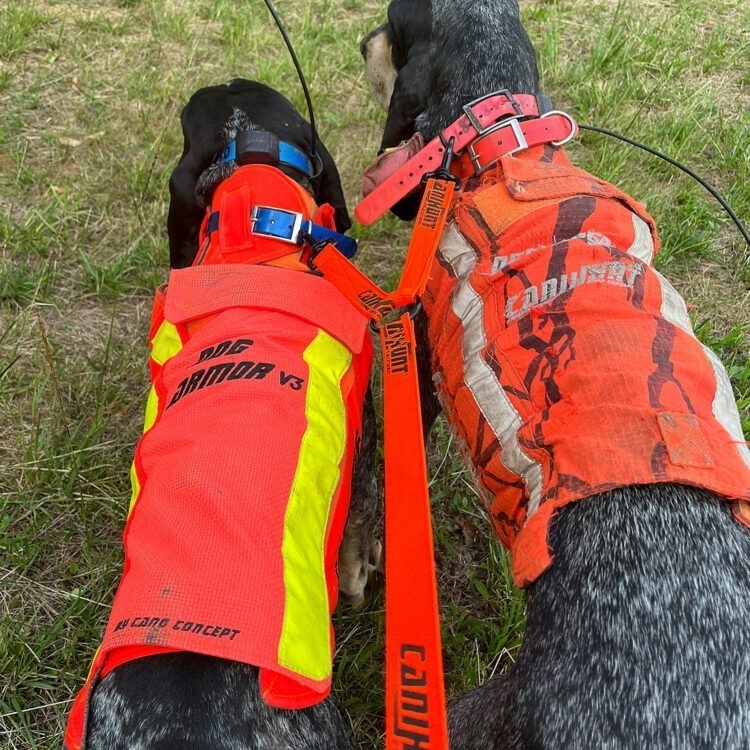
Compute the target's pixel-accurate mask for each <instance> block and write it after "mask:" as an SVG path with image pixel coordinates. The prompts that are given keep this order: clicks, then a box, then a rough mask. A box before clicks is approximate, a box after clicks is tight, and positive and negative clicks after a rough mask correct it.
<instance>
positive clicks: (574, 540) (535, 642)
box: [362, 0, 750, 750]
mask: <svg viewBox="0 0 750 750" xmlns="http://www.w3.org/2000/svg"><path fill="white" fill-rule="evenodd" d="M388 18H389V22H388V23H387V24H386V25H385V26H383V27H380V28H379V29H376V30H375V31H374V32H372V33H371V34H370V35H368V37H366V38H365V39H364V40H363V42H362V52H363V55H364V57H365V60H366V63H367V67H368V69H369V68H370V66H371V63H372V62H373V61H372V59H371V58H372V57H373V56H374V55H375V54H376V51H377V49H378V46H377V45H374V44H373V40H374V39H376V38H382V36H385V38H386V39H388V40H389V42H390V45H391V50H390V58H391V59H392V60H393V61H394V64H395V66H396V73H397V78H396V81H395V85H394V88H393V92H392V96H391V97H386V100H387V101H388V118H387V121H386V125H385V134H384V137H383V142H382V144H381V145H382V148H388V147H392V146H396V145H397V144H398V143H399V142H400V141H402V140H404V139H406V138H409V137H410V136H411V135H412V134H413V133H414V131H415V130H419V132H421V133H422V135H423V136H424V138H425V140H426V141H427V140H429V139H430V138H432V137H434V136H435V135H436V134H437V132H438V131H439V130H440V129H442V128H443V127H445V126H446V125H448V124H449V123H450V122H452V121H453V120H455V119H456V118H457V117H458V116H459V115H460V114H461V106H462V105H463V104H466V103H468V102H469V101H471V100H473V99H475V98H477V97H479V96H482V95H485V94H488V93H491V92H493V91H496V90H499V89H503V88H507V89H509V90H511V91H512V92H514V93H536V92H537V90H538V75H537V69H536V62H535V58H534V52H533V49H532V47H531V44H530V42H529V39H528V36H527V35H526V32H525V31H524V29H523V27H522V25H521V22H520V17H519V9H518V4H517V2H516V0H433V2H432V3H430V2H429V0H395V1H394V2H392V3H391V4H390V7H389V10H388ZM426 18H427V19H430V18H431V21H432V27H431V28H430V24H429V23H426V22H425V21H424V19H426ZM410 35H411V36H410ZM401 44H408V45H410V47H411V52H410V50H409V49H404V48H402V47H400V46H399V45H401ZM399 61H400V63H401V65H402V67H401V68H398V65H397V64H396V63H397V62H399ZM404 103H406V106H404ZM416 205H417V202H416V201H415V200H414V198H413V197H412V198H411V199H409V198H407V199H405V200H403V201H401V204H400V205H399V206H398V207H397V210H396V212H397V213H398V214H399V215H401V216H402V217H403V216H406V217H409V218H412V217H413V216H414V211H415V206H416ZM417 329H418V335H419V338H420V342H419V343H420V349H421V351H422V356H421V358H420V376H421V378H422V383H423V387H422V397H423V404H424V412H425V422H426V429H429V424H431V422H432V420H433V419H434V417H435V416H436V414H437V413H438V411H439V406H438V404H437V400H436V398H435V394H434V392H433V391H432V388H431V383H432V381H431V378H430V373H429V362H428V361H427V357H426V356H425V355H424V352H425V348H426V342H427V337H426V326H425V321H424V320H422V321H420V322H419V325H418V326H417ZM425 384H427V385H425ZM612 427H613V430H616V428H617V426H616V425H613V426H612ZM550 534H551V545H552V547H553V549H554V550H555V559H554V563H553V564H552V567H551V568H550V569H549V570H547V571H546V572H545V573H544V574H543V575H542V576H541V577H540V578H539V579H538V580H537V581H536V582H535V583H534V584H533V585H532V586H530V587H529V589H528V620H527V625H526V634H525V639H524V643H523V646H522V649H521V652H520V655H519V658H518V660H517V662H516V663H515V665H514V666H513V667H512V668H511V669H510V670H509V671H508V672H507V673H506V674H504V675H503V676H501V677H497V678H494V679H491V680H490V681H489V682H487V683H486V684H485V685H482V686H481V687H478V688H476V689H474V690H472V691H470V692H469V693H466V694H464V695H461V696H459V697H457V698H454V699H453V700H452V701H451V702H450V703H449V709H448V712H449V726H450V738H451V748H452V750H491V749H493V748H497V749H498V750H521V749H523V750H532V748H533V749H534V750H537V749H538V750H542V749H544V750H576V749H577V748H596V749H606V750H610V749H611V750H615V749H617V750H620V749H621V748H623V749H624V748H632V749H633V750H636V749H637V750H641V749H642V748H649V749H650V750H655V749H657V748H658V749H659V750H667V749H669V750H672V749H673V750H678V749H679V750H698V749H705V750H709V749H713V748H722V750H727V749H731V750H741V749H742V750H747V748H750V710H749V709H748V707H749V706H750V628H748V622H749V621H750V533H748V531H747V529H745V528H743V527H742V526H741V525H740V524H739V523H737V522H736V521H735V520H734V519H733V518H732V516H731V513H730V507H729V504H728V503H726V502H724V501H723V500H721V499H720V498H719V497H718V496H716V495H714V494H712V493H710V492H706V491H703V490H699V489H695V488H691V487H688V486H678V485H670V484H658V485H644V486H632V487H623V488H620V489H617V490H613V491H611V492H607V493H603V494H601V495H598V496H594V497H591V498H588V499H586V500H581V501H579V502H576V503H573V504H572V505H568V506H566V507H564V508H563V509H561V510H560V511H559V512H558V513H557V514H556V516H555V517H554V519H553V524H552V528H551V532H550ZM486 656H487V658H488V659H489V658H492V656H493V655H491V654H487V655H486Z"/></svg>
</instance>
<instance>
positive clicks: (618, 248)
mask: <svg viewBox="0 0 750 750" xmlns="http://www.w3.org/2000/svg"><path fill="white" fill-rule="evenodd" d="M658 244H659V243H658V238H657V234H656V230H655V227H654V223H653V221H652V219H651V218H650V216H649V215H648V214H647V213H646V211H645V209H644V207H643V206H642V205H640V204H638V203H636V202H635V201H633V199H632V198H630V197H628V196H627V195H625V194H624V193H622V192H621V191H619V190H618V189H617V188H615V187H613V186H612V185H609V184H607V183H606V182H603V181H602V180H599V179H597V178H596V177H593V176H592V175H590V174H588V173H586V172H584V171H583V170H581V169H577V168H576V167H574V166H572V165H571V163H570V162H569V161H568V159H567V158H566V156H565V155H564V153H563V152H562V151H561V150H559V149H553V148H552V147H549V146H545V147H538V148H535V149H532V150H530V151H527V152H524V153H523V154H517V155H515V156H505V157H502V158H501V159H500V163H499V164H498V166H497V167H495V168H493V169H491V170H489V171H488V172H486V173H484V174H483V175H482V176H481V177H480V178H479V179H478V180H475V181H474V182H473V184H469V186H468V188H467V190H466V191H465V192H463V193H462V194H461V195H460V196H459V197H458V199H457V200H456V202H455V204H454V206H453V210H452V217H451V219H450V220H449V223H448V225H447V228H446V230H445V232H444V233H443V237H442V240H441V245H440V248H439V250H438V255H437V257H436V260H435V263H434V265H433V269H432V273H431V278H430V281H429V282H428V285H427V290H426V293H425V296H424V299H423V303H424V307H425V310H426V311H427V314H428V317H429V339H430V349H431V352H432V357H433V371H434V372H435V373H436V375H435V380H436V385H437V389H438V393H439V396H440V398H441V399H442V400H443V403H444V405H445V406H446V410H447V413H448V414H450V415H451V417H450V418H451V419H452V422H453V426H454V428H455V430H456V432H457V433H458V436H459V438H460V441H461V442H462V443H463V444H464V448H465V450H466V452H467V453H468V455H469V458H470V459H471V463H472V464H473V465H474V466H475V467H476V470H477V473H478V481H479V485H480V487H481V488H482V490H483V491H484V494H485V496H486V501H487V507H488V510H489V513H490V516H491V518H492V522H493V524H494V527H495V529H496V530H497V533H498V535H499V536H500V539H501V540H502V542H503V543H504V544H505V545H506V546H507V547H508V548H509V549H510V551H511V555H512V564H513V572H514V576H515V580H516V583H517V584H518V585H520V586H527V585H529V584H530V583H532V582H533V581H534V580H536V578H537V577H538V576H539V575H540V574H541V573H542V572H543V571H544V570H546V569H547V567H548V566H549V565H550V564H551V562H552V559H553V555H554V550H552V549H551V548H550V546H549V541H548V532H549V524H550V519H551V517H552V515H553V514H554V512H555V510H556V509H557V508H560V507H561V506H563V505H565V504H566V503H569V502H572V501H574V500H578V499H580V498H584V497H588V496H591V495H594V494H598V493H601V492H604V491H605V490H609V489H612V488H614V487H619V486H623V485H629V484H648V483H654V482H677V483H684V484H690V485H694V486H697V487H704V488H706V489H709V490H712V491H714V492H717V493H719V494H721V495H723V496H725V497H727V498H732V499H743V500H742V501H741V502H739V503H737V504H736V511H737V513H736V514H737V516H738V518H740V520H743V522H745V523H747V522H748V518H749V517H750V514H748V512H747V509H748V505H747V500H748V499H749V498H750V451H748V448H747V446H746V444H745V439H744V436H743V433H742V428H741V425H740V419H739V414H738V412H737V407H736V404H735V401H734V398H733V395H732V389H731V386H730V383H729V379H728V377H727V374H726V372H725V370H724V368H723V366H722V364H721V362H720V361H719V359H718V358H717V357H716V355H715V354H714V353H713V352H712V351H711V350H709V349H708V348H706V347H704V346H702V345H701V343H700V342H699V341H698V340H697V339H696V337H695V336H694V335H693V332H692V328H691V324H690V320H689V317H688V313H687V309H686V306H685V303H684V301H683V300H682V298H681V297H680V296H679V294H678V293H677V292H676V291H675V290H674V288H673V287H672V286H671V285H670V284H669V282H668V281H667V280H666V279H665V278H664V277H663V276H662V275H661V274H660V273H658V272H657V271H656V270H655V269H654V267H653V266H652V265H651V263H652V260H653V256H654V253H655V252H656V250H657V249H658Z"/></svg>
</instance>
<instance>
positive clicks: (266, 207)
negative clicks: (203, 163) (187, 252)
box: [194, 162, 333, 271]
mask: <svg viewBox="0 0 750 750" xmlns="http://www.w3.org/2000/svg"><path fill="white" fill-rule="evenodd" d="M210 171H211V172H212V173H213V177H214V178H218V176H219V175H220V174H222V173H223V174H225V175H226V177H224V178H223V179H220V180H217V182H216V183H215V187H214V188H213V191H212V194H211V200H210V203H209V204H208V205H206V215H205V218H204V220H203V224H202V225H201V230H200V240H199V247H200V248H201V249H200V252H199V253H198V255H197V256H196V259H195V262H194V265H201V264H205V263H212V264H213V263H241V264H253V263H258V264H266V265H275V266H282V267H285V268H293V269H295V270H300V271H309V269H308V267H307V266H306V265H305V264H304V263H302V261H301V256H302V246H301V245H299V244H298V243H297V240H296V236H294V235H291V236H290V237H289V238H288V239H287V238H283V237H280V236H274V235H273V234H271V233H270V231H275V230H276V229H277V228H279V222H281V221H287V222H289V223H290V224H291V225H294V223H295V221H297V222H299V221H301V220H303V219H306V220H313V219H316V220H318V221H324V222H325V223H326V224H330V225H333V209H332V208H331V207H330V206H324V207H321V208H318V206H317V205H316V203H315V201H314V199H313V197H312V195H311V194H310V193H309V192H308V191H307V190H305V188H304V187H303V186H302V185H301V184H300V183H299V182H298V181H296V180H294V179H292V178H291V177H290V176H289V175H288V174H285V173H284V172H283V171H282V170H281V169H280V168H278V167H275V166H269V165H265V164H249V165H245V166H239V165H237V164H236V163H234V162H223V163H216V164H214V165H212V168H211V170H210ZM326 209H328V210H326ZM264 212H266V213H264ZM269 212H278V213H269ZM328 214H330V217H329V216H328ZM298 217H300V218H298Z"/></svg>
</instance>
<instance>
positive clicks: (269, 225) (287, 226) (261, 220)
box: [250, 206, 357, 258]
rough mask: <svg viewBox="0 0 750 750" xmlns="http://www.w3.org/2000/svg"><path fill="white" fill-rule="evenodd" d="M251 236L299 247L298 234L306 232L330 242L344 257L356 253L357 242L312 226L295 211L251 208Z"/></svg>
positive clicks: (266, 207)
mask: <svg viewBox="0 0 750 750" xmlns="http://www.w3.org/2000/svg"><path fill="white" fill-rule="evenodd" d="M250 221H251V222H252V225H253V228H252V232H253V234H259V235H263V236H264V237H274V238H275V239H277V240H283V241H285V242H290V243H292V244H294V245H299V244H300V243H301V240H300V232H306V233H307V234H309V235H310V236H311V237H312V238H313V239H314V240H317V241H328V242H332V243H333V244H334V245H335V246H336V249H337V250H338V251H339V252H340V253H341V254H342V255H344V256H345V257H347V258H353V257H354V255H355V253H356V252H357V240H355V239H354V238H353V237H347V236H346V235H345V234H341V233H340V232H335V231H334V230H333V229H328V228H327V227H323V226H321V225H320V224H313V222H312V221H310V220H309V219H305V218H303V216H302V214H300V213H297V212H295V211H284V210H283V209H280V208H270V207H268V206H253V209H252V211H251V213H250Z"/></svg>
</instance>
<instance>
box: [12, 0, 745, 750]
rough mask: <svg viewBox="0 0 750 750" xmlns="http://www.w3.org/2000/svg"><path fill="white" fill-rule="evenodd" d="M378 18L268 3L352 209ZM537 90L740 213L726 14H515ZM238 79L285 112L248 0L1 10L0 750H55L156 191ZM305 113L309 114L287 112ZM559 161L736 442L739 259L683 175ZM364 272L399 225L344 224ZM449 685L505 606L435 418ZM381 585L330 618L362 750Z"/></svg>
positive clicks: (501, 620) (144, 288)
mask: <svg viewBox="0 0 750 750" xmlns="http://www.w3.org/2000/svg"><path fill="white" fill-rule="evenodd" d="M385 5H386V3H385V1H384V0H381V1H380V2H378V3H373V2H365V1H364V0H326V2H324V1H323V0H312V1H311V2H304V3H303V2H300V1H299V0H294V1H292V0H286V2H284V1H283V0H279V2H278V6H279V8H278V9H279V11H280V13H281V14H282V16H283V17H284V19H285V21H286V24H287V27H288V30H289V33H290V34H291V36H292V38H293V39H294V42H295V45H296V48H297V52H298V55H299V57H300V60H301V61H302V64H303V66H304V68H305V70H306V72H307V75H308V81H309V84H310V88H311V90H312V92H313V97H314V100H315V104H316V108H317V117H318V120H319V123H320V132H321V136H322V137H323V139H324V141H325V142H326V145H327V146H328V148H329V150H330V151H331V152H332V154H333V155H334V157H335V158H336V160H337V163H338V165H339V170H340V172H341V175H342V179H343V182H344V187H345V192H346V195H347V199H348V201H349V204H350V206H353V204H354V203H355V200H356V196H357V193H358V190H359V180H360V175H361V173H362V171H363V169H364V168H365V167H366V166H367V164H368V163H369V161H370V160H371V159H372V157H373V156H374V154H375V151H376V149H377V145H378V143H379V140H380V132H381V130H382V125H383V121H384V115H383V114H382V113H381V112H380V111H379V110H378V109H377V107H376V105H375V104H374V102H373V101H372V99H371V97H370V95H369V92H368V89H367V84H366V81H365V77H364V74H363V70H362V67H361V63H360V58H359V52H358V41H359V39H360V38H361V36H362V35H363V34H364V33H365V32H366V31H368V30H370V29H371V28H372V27H374V26H375V25H377V24H379V23H381V22H382V20H383V18H384V14H385ZM522 7H523V12H524V16H525V18H526V21H527V25H528V28H529V32H530V35H531V38H532V40H533V42H534V43H535V45H536V47H537V49H538V56H539V62H540V67H541V70H542V76H543V83H544V89H545V90H546V91H547V93H549V94H550V95H551V96H552V97H553V100H554V101H555V103H556V105H557V106H559V107H560V108H562V109H567V110H569V111H570V112H571V113H572V114H574V115H575V116H577V117H578V118H579V119H580V121H581V122H585V123H590V124H593V125H600V126H603V127H609V128H613V129H615V130H619V131H621V132H624V133H625V134H626V135H629V136H631V137H633V138H636V139H638V140H641V141H643V142H645V143H647V144H649V145H651V146H654V147H656V148H659V149H661V150H663V151H665V152H666V153H668V154H670V155H671V156H673V157H677V158H680V159H682V160H684V161H685V162H686V163H687V164H689V165H690V166H692V167H693V168H695V169H696V170H697V171H698V172H699V173H701V174H703V175H704V176H705V177H706V178H708V179H709V181H710V182H712V183H713V184H714V185H715V186H716V187H717V188H719V189H720V190H721V191H722V192H723V193H724V194H725V195H726V196H727V198H729V199H730V201H731V203H732V205H733V206H734V208H735V210H736V211H737V213H738V214H739V215H740V216H741V217H742V218H744V219H745V221H747V220H748V218H749V217H750V161H749V160H748V158H747V144H748V142H749V140H750V115H748V111H750V106H748V105H750V98H748V88H747V87H748V82H749V81H750V79H749V78H748V72H747V60H748V58H749V57H750V39H749V38H748V35H747V33H746V29H747V20H746V8H745V6H744V3H740V2H739V1H734V2H730V1H729V0H713V1H712V2H708V0H690V2H682V3H679V4H674V3H672V4H664V3H655V2H653V0H620V2H616V3H615V2H611V0H593V1H592V0H587V1H586V2H583V0H534V1H533V2H522ZM234 76H244V77H255V78H258V79H261V80H263V81H264V82H265V83H268V84H271V85H273V86H275V87H277V88H278V89H279V90H281V91H282V92H283V93H284V94H286V95H287V96H289V97H290V98H291V99H292V100H293V102H294V103H295V104H296V105H297V106H298V107H299V108H303V107H304V99H303V96H302V94H301V91H300V88H299V85H298V83H297V80H296V76H295V73H294V70H293V68H292V65H291V63H290V61H289V60H288V56H287V53H286V51H285V49H284V47H283V45H282V42H281V40H280V38H279V36H278V34H277V32H276V31H275V30H274V28H273V27H272V25H271V22H270V20H269V18H268V17H267V15H266V11H265V8H264V6H263V5H262V3H260V2H257V3H244V4H237V3H232V2H229V1H228V0H184V1H183V2H179V3H163V2H157V1H156V0H99V1H96V0H89V1H88V2H83V1H82V0H73V1H72V2H66V3H62V2H59V1H58V2H55V1H52V2H42V0H20V1H19V2H15V3H12V4H8V7H7V8H3V9H0V459H1V460H2V465H3V467H4V471H3V472H2V475H0V633H2V641H0V674H2V675H3V678H4V679H3V682H2V684H0V747H3V748H5V747H7V748H9V750H15V749H16V748H24V749H26V748H58V747H59V746H60V737H61V733H62V727H63V723H64V719H65V716H66V712H67V709H68V706H69V701H70V699H71V698H72V696H73V695H74V694H75V692H76V690H77V689H78V688H79V687H80V685H81V683H82V680H83V678H84V676H85V673H86V670H87V668H88V664H89V661H90V659H91V657H92V655H93V652H94V649H95V647H96V645H97V643H98V639H99V637H100V635H101V630H102V626H103V624H104V622H105V620H106V616H107V612H108V608H109V604H110V602H111V598H112V593H113V590H114V586H115V585H116V581H117V578H118V576H119V571H120V566H121V548H120V535H121V530H122V526H123V522H124V516H125V512H126V507H127V500H128V496H129V482H128V467H129V464H130V461H131V458H132V452H133V448H134V445H135V441H136V440H137V437H138V434H139V431H140V428H141V423H142V412H143V405H144V402H145V394H146V378H147V368H146V343H145V337H146V330H147V326H148V320H149V314H150V304H151V299H152V295H153V290H154V287H155V285H156V284H157V283H159V281H160V280H162V279H163V278H164V277H165V275H166V272H167V262H168V254H167V246H166V238H165V233H164V226H165V219H166V209H167V195H168V192H167V181H168V177H169V173H170V170H171V169H172V167H173V166H174V164H175V163H176V161H177V158H178V156H179V154H180V151H181V145H182V144H181V136H180V131H179V111H180V108H181V106H182V105H183V104H184V103H185V101H186V100H187V98H188V97H189V95H190V94H191V93H192V91H193V90H195V89H196V88H198V87H199V86H203V85H208V84H213V83H218V82H222V81H224V80H227V79H229V78H231V77H234ZM303 111H304V109H303ZM569 153H570V154H571V156H572V157H573V158H574V160H575V161H576V162H577V163H578V164H580V165H581V166H583V167H584V168H586V169H589V170H591V171H594V172H596V173H597V174H599V175H600V176H601V177H603V178H606V179H609V180H611V181H613V182H615V183H617V184H618V185H620V186H621V187H623V188H624V189H626V190H628V191H629V192H631V193H632V194H633V195H634V196H635V197H636V198H638V199H639V200H641V201H645V202H647V203H648V205H649V209H650V210H651V211H652V212H653V214H654V215H655V217H656V218H657V221H658V223H659V226H660V230H661V233H662V237H663V239H664V250H663V252H662V253H661V255H660V256H659V258H658V259H657V264H658V265H659V268H660V269H661V270H662V271H663V272H664V273H665V274H666V275H667V276H669V278H670V280H671V281H672V282H673V283H674V285H675V286H676V287H677V288H678V290H680V291H681V292H682V293H683V295H684V296H685V297H686V298H687V299H688V301H689V302H690V303H692V305H694V308H693V310H692V314H693V319H694V322H695V324H696V328H697V330H698V332H699V335H700V337H701V338H702V340H704V341H705V342H706V343H708V344H709V345H711V346H713V347H714V348H715V349H716V350H717V351H718V352H719V354H720V355H721V356H722V357H723V359H724V361H725V363H726V364H727V367H728V370H729V373H730V375H731V377H732V382H733V385H734V387H735V392H736V396H737V399H738V403H739V405H740V407H741V409H742V416H743V424H744V427H745V430H746V431H748V429H749V428H750V362H749V361H748V350H749V348H750V344H749V341H750V329H749V328H748V321H749V320H750V270H749V269H750V262H749V261H750V257H749V256H748V251H747V248H746V247H745V246H744V244H743V243H742V241H741V239H740V238H739V235H738V234H737V232H736V230H734V228H733V226H732V225H731V224H730V223H729V222H728V220H727V218H726V216H725V215H724V214H723V213H722V212H721V211H720V210H719V209H718V207H717V205H716V204H715V203H714V202H713V201H712V200H711V199H710V198H709V197H708V196H707V195H706V194H705V193H704V192H703V191H702V189H701V188H700V187H699V186H697V185H696V184H694V183H693V182H691V181H690V180H689V179H688V178H687V177H686V176H684V175H683V174H681V173H679V172H677V171H675V170H673V169H672V168H671V167H669V166H667V165H665V164H663V163H662V162H660V161H658V160H655V159H653V158H652V157H649V156H647V155H645V154H643V153H641V152H639V151H636V150H634V149H631V148H630V147H628V146H624V145H621V144H619V143H616V142H613V141H610V140H609V139H606V138H605V137H604V136H601V135H596V134H589V133H586V134H583V135H582V137H581V138H580V140H579V141H578V142H577V143H576V144H573V145H571V147H570V149H569ZM354 233H355V234H356V236H358V237H359V238H361V239H362V241H363V247H362V252H361V261H360V262H361V264H362V266H363V267H364V269H365V270H366V271H367V272H369V273H371V274H372V275H373V276H374V277H375V278H376V279H377V280H379V281H380V282H382V283H383V284H386V285H392V284H393V283H394V282H395V281H396V279H397V277H398V272H399V268H400V263H401V260H402V258H403V252H404V248H405V245H406V241H407V237H408V229H407V228H406V227H404V226H402V225H400V224H399V223H398V222H397V221H396V220H395V219H393V218H386V219H384V220H382V221H381V222H379V223H378V224H377V225H376V226H374V227H356V228H355V230H354ZM429 463H430V470H431V476H432V480H431V481H432V485H431V490H432V498H433V507H434V517H435V527H436V541H437V552H436V554H437V560H438V566H439V575H440V592H441V601H442V607H443V615H444V616H443V635H444V645H445V664H446V679H447V684H448V690H449V693H450V694H455V693H456V692H459V691H461V690H464V689H467V688H468V687H471V686H473V685H476V684H477V683H479V682H483V681H485V680H487V679H488V678H489V677H490V676H491V675H492V674H498V673H500V672H502V671H503V670H504V669H507V668H508V667H509V666H510V664H511V663H512V662H513V660H514V658H515V657H516V655H517V653H518V649H519V646H520V641H521V638H522V633H523V628H524V619H523V598H522V596H521V595H520V594H519V592H517V591H516V590H515V589H514V588H513V586H512V585H511V584H510V582H509V575H508V566H507V559H506V555H505V553H504V551H503V550H501V549H500V547H499V545H498V544H497V542H496V541H495V540H494V538H493V537H492V535H491V533H490V531H489V528H488V525H487V523H486V521H485V519H484V516H483V512H482V509H481V503H480V502H479V500H478V498H477V496H476V494H475V493H474V491H473V489H472V485H471V480H470V477H469V474H468V471H467V470H466V468H465V467H464V464H463V463H462V461H461V460H460V459H459V458H458V456H457V454H456V452H455V450H454V448H453V446H452V444H451V441H450V438H449V431H448V429H447V427H446V425H445V423H444V422H440V423H439V424H438V427H437V428H436V435H435V440H434V441H433V444H432V445H431V447H430V451H429ZM382 606H383V604H382V592H380V591H376V592H374V593H372V594H371V596H370V598H369V599H368V601H367V603H366V605H365V607H364V608H363V609H362V610H361V611H360V612H357V613H350V612H339V613H337V615H336V623H337V632H338V644H339V650H338V657H337V662H336V665H335V669H336V681H335V682H336V696H335V697H336V700H337V701H338V703H339V704H340V705H341V706H342V707H343V709H344V710H345V711H346V713H347V715H348V716H349V718H350V719H351V723H352V726H353V728H354V730H355V732H356V734H357V738H358V742H359V746H360V748H362V749H363V750H364V749H365V748H368V749H369V748H373V747H376V746H377V745H378V742H379V738H380V735H381V732H382V706H383V697H382V645H383V641H382V626H383V612H382Z"/></svg>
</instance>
